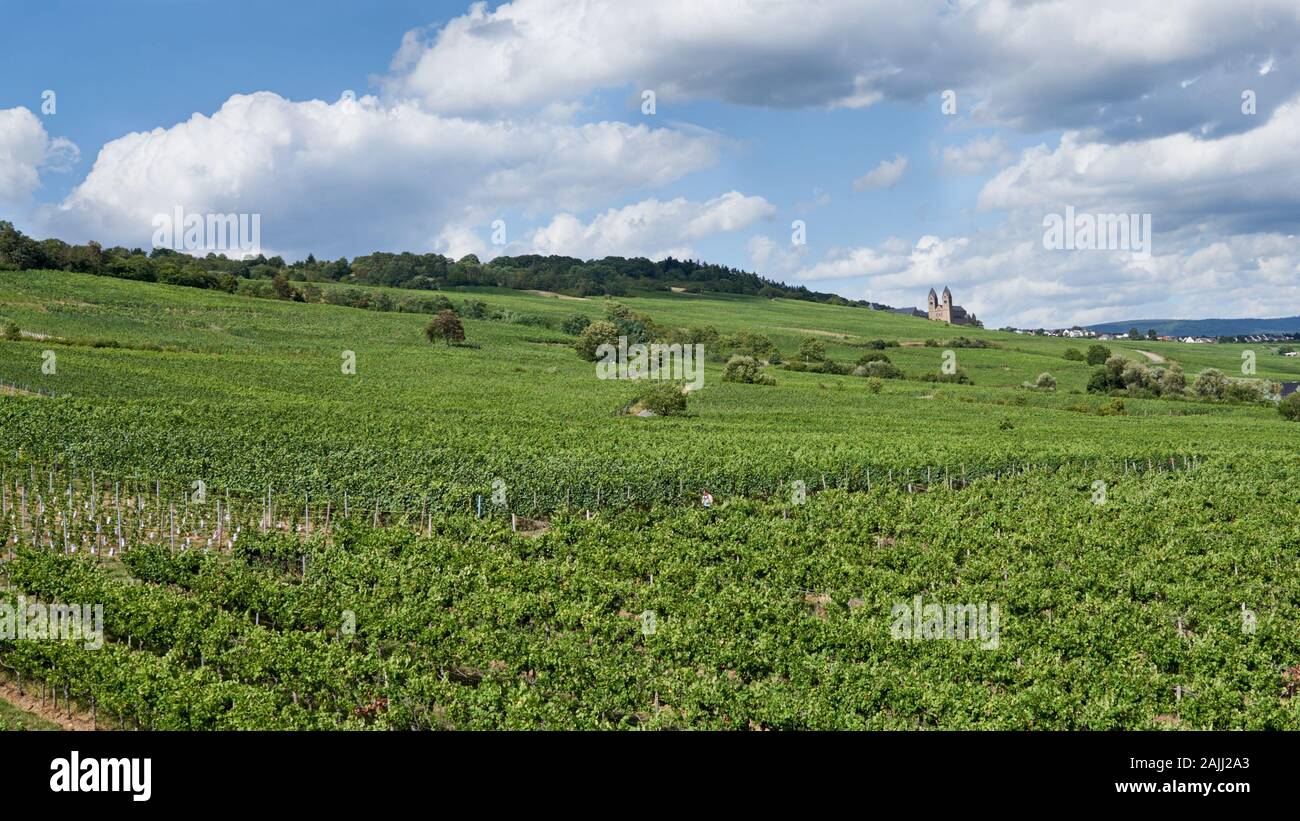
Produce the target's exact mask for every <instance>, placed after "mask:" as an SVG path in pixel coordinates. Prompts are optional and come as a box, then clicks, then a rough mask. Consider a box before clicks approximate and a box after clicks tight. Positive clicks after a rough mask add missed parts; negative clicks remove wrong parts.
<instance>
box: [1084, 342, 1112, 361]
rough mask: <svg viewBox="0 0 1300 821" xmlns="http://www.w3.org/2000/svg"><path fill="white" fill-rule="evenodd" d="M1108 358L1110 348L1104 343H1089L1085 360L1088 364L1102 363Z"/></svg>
mask: <svg viewBox="0 0 1300 821" xmlns="http://www.w3.org/2000/svg"><path fill="white" fill-rule="evenodd" d="M1107 359H1110V348H1107V347H1106V346H1105V345H1098V344H1094V345H1089V346H1088V354H1087V360H1088V364H1089V365H1104V364H1106V360H1107Z"/></svg>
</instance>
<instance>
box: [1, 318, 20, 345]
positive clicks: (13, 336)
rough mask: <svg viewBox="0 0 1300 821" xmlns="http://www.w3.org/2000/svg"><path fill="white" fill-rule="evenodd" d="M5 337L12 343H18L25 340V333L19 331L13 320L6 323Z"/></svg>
mask: <svg viewBox="0 0 1300 821" xmlns="http://www.w3.org/2000/svg"><path fill="white" fill-rule="evenodd" d="M4 337H5V339H7V340H9V341H10V342H17V341H18V340H20V339H22V338H23V332H22V331H21V330H19V328H18V323H17V322H14V321H12V320H11V321H9V322H6V323H5V329H4Z"/></svg>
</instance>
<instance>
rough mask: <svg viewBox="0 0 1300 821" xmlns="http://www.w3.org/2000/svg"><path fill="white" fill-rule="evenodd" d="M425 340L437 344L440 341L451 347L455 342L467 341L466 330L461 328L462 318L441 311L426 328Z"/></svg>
mask: <svg viewBox="0 0 1300 821" xmlns="http://www.w3.org/2000/svg"><path fill="white" fill-rule="evenodd" d="M424 338H425V339H427V340H429V341H430V342H436V341H438V340H439V339H441V340H443V341H444V342H446V343H447V344H448V345H450V344H451V343H453V342H464V341H465V329H464V328H463V327H461V324H460V317H458V316H456V314H455V313H453V312H452V311H439V312H438V315H437V316H435V317H434V318H433V319H431V320H430V321H429V324H428V325H426V326H424Z"/></svg>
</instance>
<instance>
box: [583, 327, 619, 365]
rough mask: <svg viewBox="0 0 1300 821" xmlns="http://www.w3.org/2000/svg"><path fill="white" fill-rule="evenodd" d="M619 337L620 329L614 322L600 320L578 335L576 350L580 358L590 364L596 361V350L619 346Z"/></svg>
mask: <svg viewBox="0 0 1300 821" xmlns="http://www.w3.org/2000/svg"><path fill="white" fill-rule="evenodd" d="M618 337H619V328H618V326H617V325H615V324H614V323H613V322H606V321H605V320H603V319H602V320H598V321H596V322H592V323H590V324H589V325H587V327H586V328H583V329H582V333H581V334H579V335H578V341H577V342H575V343H573V347H574V350H576V351H577V352H578V356H580V357H582V358H583V359H585V360H587V361H588V362H595V361H596V349H597V348H599V347H600V346H601V345H604V344H610V345H617V344H618Z"/></svg>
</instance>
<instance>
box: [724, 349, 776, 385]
mask: <svg viewBox="0 0 1300 821" xmlns="http://www.w3.org/2000/svg"><path fill="white" fill-rule="evenodd" d="M761 368H762V366H761V365H759V364H758V361H757V360H755V359H754V357H752V356H733V357H731V358H730V359H728V360H727V367H726V368H725V369H724V370H723V372H722V381H723V382H743V383H745V384H747V385H775V384H776V380H775V379H773V378H772V376H771V374H766V373H762V372H761Z"/></svg>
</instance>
